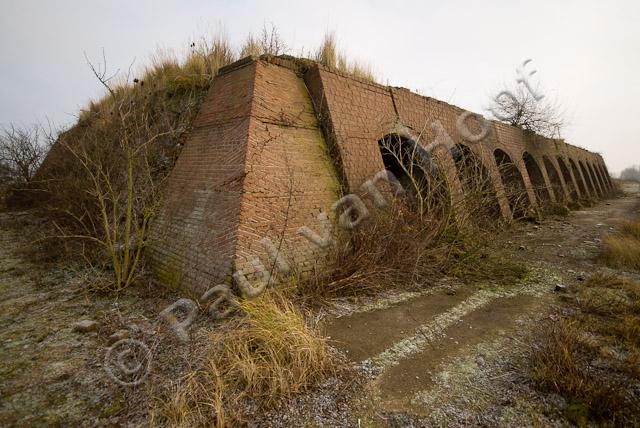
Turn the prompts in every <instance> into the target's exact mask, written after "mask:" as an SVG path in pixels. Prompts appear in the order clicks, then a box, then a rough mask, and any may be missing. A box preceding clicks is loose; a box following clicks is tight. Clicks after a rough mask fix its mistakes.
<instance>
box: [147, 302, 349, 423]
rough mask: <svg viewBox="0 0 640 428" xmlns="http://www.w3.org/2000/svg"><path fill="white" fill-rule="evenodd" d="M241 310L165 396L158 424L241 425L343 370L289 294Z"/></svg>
mask: <svg viewBox="0 0 640 428" xmlns="http://www.w3.org/2000/svg"><path fill="white" fill-rule="evenodd" d="M242 309H243V312H244V316H243V317H241V318H239V319H236V320H234V321H232V322H230V323H229V324H227V325H225V326H221V327H220V328H219V329H217V330H215V331H214V332H212V333H211V334H210V336H209V343H208V350H207V351H206V353H205V356H204V360H203V362H202V364H201V369H199V370H198V371H195V372H192V373H189V374H188V375H187V376H186V377H185V378H184V379H183V380H182V381H180V382H179V383H178V384H176V385H175V386H174V388H173V390H172V391H170V392H169V393H167V394H166V396H165V397H160V400H159V401H158V404H157V407H156V410H155V412H154V419H155V420H156V421H158V423H168V424H169V425H171V426H209V425H212V426H219V427H223V426H238V425H239V424H243V423H246V422H247V421H248V418H249V417H250V416H251V414H252V412H255V411H256V410H266V409H270V408H272V407H273V406H275V405H276V404H278V403H279V402H282V401H283V400H285V399H287V398H288V397H291V396H292V395H294V394H297V393H300V392H303V391H306V390H308V389H310V388H312V387H313V386H315V385H317V384H318V383H319V382H320V381H322V380H323V379H325V378H327V377H328V376H330V375H332V374H334V373H335V371H336V370H337V369H338V363H337V362H336V360H335V358H334V357H333V356H332V355H331V353H330V351H329V347H328V345H327V343H326V340H325V339H324V338H322V336H321V335H320V332H319V331H318V329H317V328H316V327H314V326H309V325H308V324H307V323H306V322H305V319H304V316H303V314H302V313H301V312H300V311H299V309H297V308H296V307H295V306H294V305H293V304H292V303H291V302H290V301H289V300H288V299H287V298H286V297H284V296H283V295H281V294H279V293H277V292H275V291H273V290H270V291H268V292H267V293H266V294H265V295H263V296H262V297H261V298H260V299H256V300H249V301H244V302H242Z"/></svg>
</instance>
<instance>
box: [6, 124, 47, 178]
mask: <svg viewBox="0 0 640 428" xmlns="http://www.w3.org/2000/svg"><path fill="white" fill-rule="evenodd" d="M47 150H48V145H47V143H46V140H45V138H44V136H43V131H42V130H41V128H40V126H38V125H34V126H32V127H18V126H15V125H9V126H7V127H5V128H4V129H2V131H0V168H1V170H0V174H2V179H3V180H6V181H12V182H16V183H23V184H24V183H28V182H30V181H31V180H32V179H33V176H34V175H35V173H36V171H37V170H38V167H39V166H40V164H41V163H42V161H43V159H44V157H45V155H46V153H47Z"/></svg>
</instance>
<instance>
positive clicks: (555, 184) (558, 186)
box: [542, 156, 566, 202]
mask: <svg viewBox="0 0 640 428" xmlns="http://www.w3.org/2000/svg"><path fill="white" fill-rule="evenodd" d="M542 162H543V164H544V168H545V169H546V170H547V177H549V181H550V182H551V187H552V188H553V193H554V194H555V195H556V200H557V201H558V202H562V201H564V200H565V199H566V196H565V194H564V190H562V181H561V180H560V176H559V175H558V170H556V167H555V166H553V164H552V163H551V161H550V160H549V158H548V157H546V156H542Z"/></svg>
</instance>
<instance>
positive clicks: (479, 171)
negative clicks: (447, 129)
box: [451, 144, 500, 219]
mask: <svg viewBox="0 0 640 428" xmlns="http://www.w3.org/2000/svg"><path fill="white" fill-rule="evenodd" d="M451 157H452V158H453V161H454V163H455V165H456V170H457V172H458V178H459V180H460V184H461V186H462V191H463V193H464V199H465V204H466V205H467V209H471V210H481V211H482V212H481V213H479V214H480V215H474V216H475V217H476V218H490V219H496V218H499V217H500V204H499V203H498V198H497V197H496V191H495V188H494V187H493V182H492V181H491V175H490V174H489V171H488V170H487V168H485V166H484V165H483V163H482V161H481V160H480V157H479V156H477V155H476V154H475V153H474V152H473V151H471V149H470V148H469V147H467V146H465V145H464V144H457V145H456V146H454V147H453V148H452V149H451Z"/></svg>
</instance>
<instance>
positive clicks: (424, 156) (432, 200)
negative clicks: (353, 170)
mask: <svg viewBox="0 0 640 428" xmlns="http://www.w3.org/2000/svg"><path fill="white" fill-rule="evenodd" d="M378 145H379V147H380V153H381V155H382V161H383V163H384V166H385V169H386V170H387V171H390V172H392V173H393V175H394V176H395V177H396V178H397V179H398V181H399V182H400V184H401V185H402V187H403V188H404V190H405V192H406V196H407V199H408V201H409V203H410V204H411V205H412V206H413V207H414V208H415V209H416V210H417V211H418V213H419V214H420V215H421V216H422V215H425V214H427V213H433V212H434V211H435V210H442V209H443V208H444V206H445V205H446V204H445V201H448V199H449V198H448V187H447V185H446V180H445V179H444V177H443V176H442V174H441V172H440V170H439V168H438V166H437V164H436V162H435V160H434V159H433V158H432V157H431V156H430V155H429V153H428V152H427V151H426V150H424V148H422V147H421V146H420V145H419V144H417V143H416V142H415V141H414V140H412V139H410V138H406V137H402V136H399V135H397V134H390V135H387V136H385V137H384V138H382V139H381V140H380V141H378Z"/></svg>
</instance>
